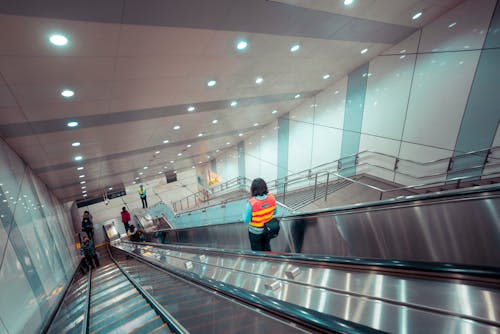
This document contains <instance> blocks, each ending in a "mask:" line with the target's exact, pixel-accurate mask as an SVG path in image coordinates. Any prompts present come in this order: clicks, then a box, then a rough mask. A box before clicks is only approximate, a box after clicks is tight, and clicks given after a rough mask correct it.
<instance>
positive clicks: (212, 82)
mask: <svg viewBox="0 0 500 334" xmlns="http://www.w3.org/2000/svg"><path fill="white" fill-rule="evenodd" d="M216 84H217V81H215V80H209V81H208V82H207V86H208V87H214V86H215V85H216Z"/></svg>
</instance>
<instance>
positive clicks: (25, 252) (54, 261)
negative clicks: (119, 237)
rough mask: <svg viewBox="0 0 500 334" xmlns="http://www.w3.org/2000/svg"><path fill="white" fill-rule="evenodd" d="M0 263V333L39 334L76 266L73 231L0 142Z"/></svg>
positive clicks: (60, 210)
mask: <svg viewBox="0 0 500 334" xmlns="http://www.w3.org/2000/svg"><path fill="white" fill-rule="evenodd" d="M0 259H2V262H1V265H0V291H1V297H0V300H1V301H0V324H2V325H1V326H0V332H6V331H8V332H9V333H38V332H40V327H41V326H43V323H44V321H45V320H46V319H47V317H48V315H50V313H51V311H52V310H53V309H54V307H55V306H56V305H55V303H56V302H57V300H58V299H59V298H60V297H61V292H62V288H63V287H64V286H65V285H66V284H67V283H68V281H69V280H70V278H71V277H72V275H73V273H74V270H75V268H76V265H77V264H78V263H79V256H78V252H77V250H76V249H75V243H74V231H73V229H72V224H71V220H70V218H69V215H68V211H67V210H66V209H65V208H64V206H63V205H62V203H60V202H59V200H58V199H57V198H56V197H55V196H53V195H52V194H51V193H50V192H49V190H48V189H47V187H46V186H45V184H44V183H43V182H42V181H41V180H40V179H39V178H38V177H37V176H35V175H34V174H33V172H32V171H31V169H30V168H29V167H27V166H26V165H25V164H24V162H23V161H22V160H21V159H20V158H19V157H18V156H17V155H16V154H15V153H14V151H12V150H11V149H10V147H9V146H8V145H7V144H6V143H5V142H4V141H3V140H1V139H0ZM20 314H22V316H19V315H20Z"/></svg>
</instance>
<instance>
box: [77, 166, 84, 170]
mask: <svg viewBox="0 0 500 334" xmlns="http://www.w3.org/2000/svg"><path fill="white" fill-rule="evenodd" d="M84 168H85V167H83V166H80V167H78V168H77V169H76V170H82V169H84Z"/></svg>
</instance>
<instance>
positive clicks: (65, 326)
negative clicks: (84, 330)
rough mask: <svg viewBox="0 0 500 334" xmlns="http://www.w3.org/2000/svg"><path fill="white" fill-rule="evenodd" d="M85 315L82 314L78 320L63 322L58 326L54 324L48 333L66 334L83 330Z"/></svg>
mask: <svg viewBox="0 0 500 334" xmlns="http://www.w3.org/2000/svg"><path fill="white" fill-rule="evenodd" d="M83 319H84V315H83V314H80V315H79V316H78V317H77V318H75V319H73V320H72V321H66V322H61V323H58V324H53V325H52V326H50V329H49V332H48V333H54V334H59V333H66V332H70V331H72V330H73V329H74V328H81V327H82V323H83Z"/></svg>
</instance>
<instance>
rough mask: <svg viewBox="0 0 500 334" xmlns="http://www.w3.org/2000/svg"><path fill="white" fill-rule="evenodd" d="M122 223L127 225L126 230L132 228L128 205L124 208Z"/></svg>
mask: <svg viewBox="0 0 500 334" xmlns="http://www.w3.org/2000/svg"><path fill="white" fill-rule="evenodd" d="M121 214H122V223H123V225H125V232H126V233H128V230H129V229H130V226H129V224H128V223H129V222H130V213H129V212H128V211H127V208H126V207H123V208H122V212H121Z"/></svg>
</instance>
